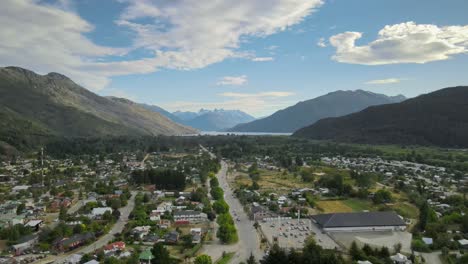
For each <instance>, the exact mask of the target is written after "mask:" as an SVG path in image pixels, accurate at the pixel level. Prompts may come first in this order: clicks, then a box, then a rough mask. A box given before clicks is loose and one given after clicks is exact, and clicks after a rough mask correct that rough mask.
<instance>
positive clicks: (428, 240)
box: [422, 237, 434, 246]
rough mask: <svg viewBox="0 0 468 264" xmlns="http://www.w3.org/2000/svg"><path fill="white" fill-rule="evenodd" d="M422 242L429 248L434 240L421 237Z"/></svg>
mask: <svg viewBox="0 0 468 264" xmlns="http://www.w3.org/2000/svg"><path fill="white" fill-rule="evenodd" d="M422 241H423V242H424V244H426V245H428V246H430V245H432V244H433V243H434V240H433V239H432V238H430V237H423V238H422Z"/></svg>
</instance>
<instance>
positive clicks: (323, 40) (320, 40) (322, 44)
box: [317, 38, 327, 48]
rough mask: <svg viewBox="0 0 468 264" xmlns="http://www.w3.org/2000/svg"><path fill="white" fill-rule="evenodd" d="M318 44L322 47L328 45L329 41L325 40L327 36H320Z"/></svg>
mask: <svg viewBox="0 0 468 264" xmlns="http://www.w3.org/2000/svg"><path fill="white" fill-rule="evenodd" d="M317 46H319V47H321V48H325V47H327V43H326V42H325V38H320V39H319V40H318V41H317Z"/></svg>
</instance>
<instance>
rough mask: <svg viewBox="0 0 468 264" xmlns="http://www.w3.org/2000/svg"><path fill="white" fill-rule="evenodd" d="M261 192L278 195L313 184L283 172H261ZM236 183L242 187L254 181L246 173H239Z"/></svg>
mask: <svg viewBox="0 0 468 264" xmlns="http://www.w3.org/2000/svg"><path fill="white" fill-rule="evenodd" d="M259 171H260V180H259V181H258V184H259V185H260V188H261V189H260V190H261V191H274V192H276V193H283V192H288V191H290V190H291V189H295V188H305V187H308V188H310V187H312V186H313V184H312V183H308V182H303V181H302V180H301V178H300V177H299V176H295V175H294V174H291V173H287V172H286V173H283V172H281V171H270V170H259ZM236 174H237V175H236V178H235V183H236V185H237V186H240V185H251V184H252V180H251V179H250V177H249V176H248V175H247V174H246V173H242V172H237V173H236Z"/></svg>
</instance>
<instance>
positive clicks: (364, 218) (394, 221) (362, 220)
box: [312, 211, 406, 228]
mask: <svg viewBox="0 0 468 264" xmlns="http://www.w3.org/2000/svg"><path fill="white" fill-rule="evenodd" d="M312 219H313V220H314V221H315V222H317V224H319V225H320V226H321V227H322V228H333V227H366V226H406V224H405V222H404V221H403V219H402V218H401V217H400V216H398V215H397V214H396V213H395V212H392V211H390V212H359V213H334V214H320V215H313V216H312Z"/></svg>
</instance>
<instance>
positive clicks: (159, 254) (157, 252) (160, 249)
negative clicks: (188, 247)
mask: <svg viewBox="0 0 468 264" xmlns="http://www.w3.org/2000/svg"><path fill="white" fill-rule="evenodd" d="M151 253H153V256H154V259H153V260H152V261H151V263H152V264H171V263H172V261H171V257H170V255H169V251H168V250H167V249H166V248H165V247H164V246H163V245H162V244H161V243H156V244H154V246H153V248H152V249H151Z"/></svg>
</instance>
